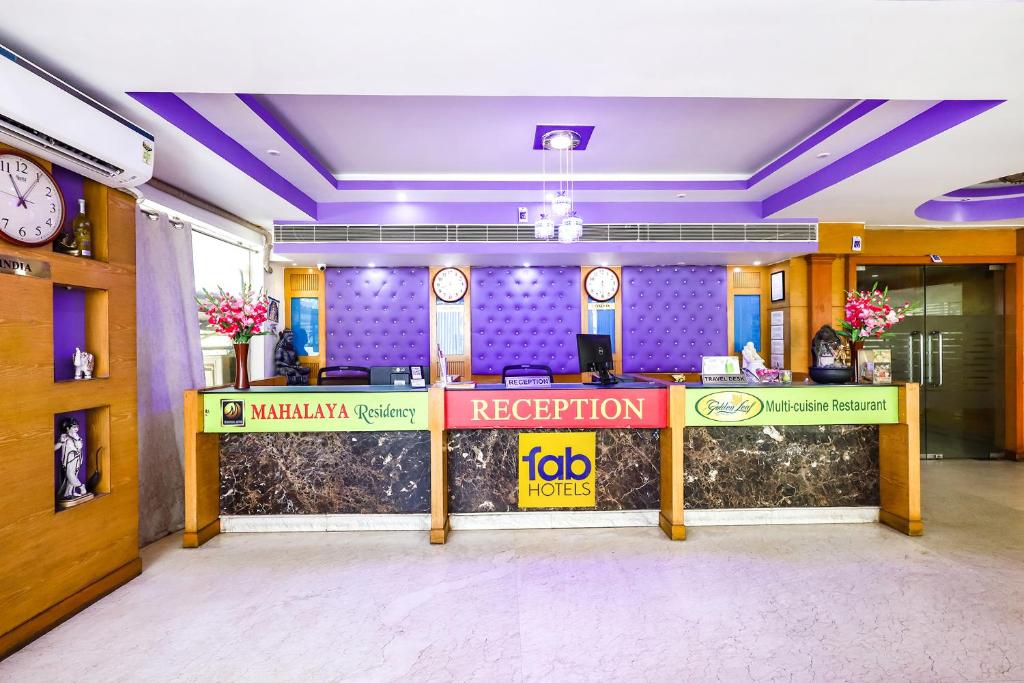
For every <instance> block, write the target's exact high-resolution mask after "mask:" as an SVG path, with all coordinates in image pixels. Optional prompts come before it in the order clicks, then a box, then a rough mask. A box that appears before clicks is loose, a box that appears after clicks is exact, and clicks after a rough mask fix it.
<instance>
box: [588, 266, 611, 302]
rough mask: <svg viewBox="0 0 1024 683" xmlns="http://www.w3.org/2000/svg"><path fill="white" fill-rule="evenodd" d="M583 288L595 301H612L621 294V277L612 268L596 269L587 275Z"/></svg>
mask: <svg viewBox="0 0 1024 683" xmlns="http://www.w3.org/2000/svg"><path fill="white" fill-rule="evenodd" d="M583 286H584V288H586V290H587V295H588V296H589V297H590V298H591V299H593V300H594V301H610V300H612V299H614V298H615V295H616V294H618V293H619V276H618V275H616V274H615V271H614V270H612V269H611V268H603V267H602V268H594V269H593V270H592V271H590V272H589V273H587V277H586V279H585V280H584V281H583Z"/></svg>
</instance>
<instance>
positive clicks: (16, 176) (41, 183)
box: [0, 152, 64, 247]
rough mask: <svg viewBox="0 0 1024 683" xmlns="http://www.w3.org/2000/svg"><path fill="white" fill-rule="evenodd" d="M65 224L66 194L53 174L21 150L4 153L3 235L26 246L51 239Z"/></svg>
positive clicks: (0, 171)
mask: <svg viewBox="0 0 1024 683" xmlns="http://www.w3.org/2000/svg"><path fill="white" fill-rule="evenodd" d="M63 224H64V197H63V195H61V193H60V188H58V187H57V183H56V181H55V180H54V179H53V176H52V175H50V173H49V172H48V171H47V170H46V169H44V168H43V167H41V166H39V165H38V164H37V163H36V162H34V161H32V160H31V159H29V158H28V157H23V156H21V155H20V154H14V153H11V152H4V153H2V154H0V236H2V237H3V238H4V239H6V240H7V241H9V242H14V243H15V244H20V245H22V246H26V247H38V246H39V245H41V244H46V243H47V242H51V241H52V240H53V239H54V238H55V237H57V235H58V234H60V227H61V225H63Z"/></svg>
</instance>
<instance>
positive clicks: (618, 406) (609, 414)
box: [444, 388, 667, 429]
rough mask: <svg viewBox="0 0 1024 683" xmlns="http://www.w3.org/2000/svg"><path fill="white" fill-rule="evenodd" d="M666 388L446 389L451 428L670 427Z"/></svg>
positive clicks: (448, 422)
mask: <svg viewBox="0 0 1024 683" xmlns="http://www.w3.org/2000/svg"><path fill="white" fill-rule="evenodd" d="M665 394H666V391H665V389H661V388H658V389H550V390H530V389H513V390H507V391H506V390H487V391H448V392H445V396H444V412H445V427H447V428H448V429H487V428H499V429H501V428H504V429H529V428H531V427H551V428H564V427H595V428H601V429H611V428H621V427H638V428H660V427H664V426H666V419H667V416H666V400H665Z"/></svg>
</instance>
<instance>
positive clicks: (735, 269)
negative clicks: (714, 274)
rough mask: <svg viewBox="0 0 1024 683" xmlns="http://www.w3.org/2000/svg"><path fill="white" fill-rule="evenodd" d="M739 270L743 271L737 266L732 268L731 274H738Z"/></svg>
mask: <svg viewBox="0 0 1024 683" xmlns="http://www.w3.org/2000/svg"><path fill="white" fill-rule="evenodd" d="M741 270H743V269H742V268H740V267H739V266H736V267H734V268H733V269H732V272H734V273H738V272H740V271H741Z"/></svg>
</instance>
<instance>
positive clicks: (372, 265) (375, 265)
mask: <svg viewBox="0 0 1024 683" xmlns="http://www.w3.org/2000/svg"><path fill="white" fill-rule="evenodd" d="M366 265H367V266H368V267H370V268H376V267H377V264H376V263H367V264H366Z"/></svg>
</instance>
